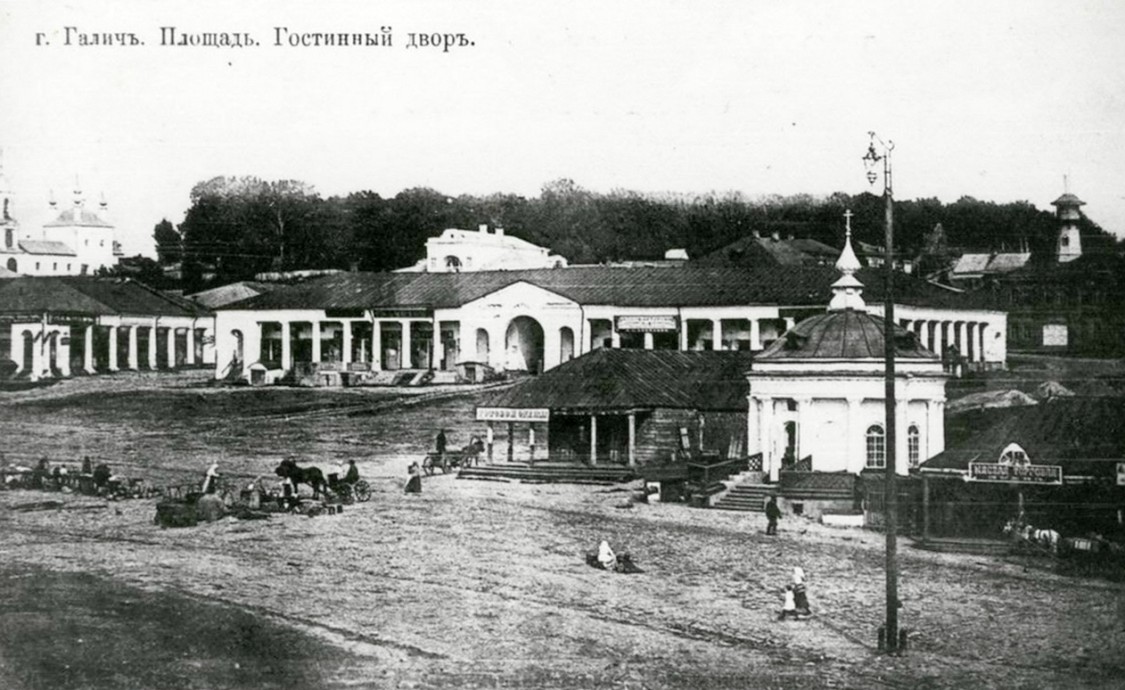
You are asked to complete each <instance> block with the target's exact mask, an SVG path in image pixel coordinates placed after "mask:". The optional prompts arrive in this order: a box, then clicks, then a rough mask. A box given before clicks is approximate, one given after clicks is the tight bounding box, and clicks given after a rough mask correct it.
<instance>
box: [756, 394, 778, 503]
mask: <svg viewBox="0 0 1125 690" xmlns="http://www.w3.org/2000/svg"><path fill="white" fill-rule="evenodd" d="M759 404H760V405H761V408H760V410H759V413H760V415H761V422H760V424H759V428H758V438H759V439H760V440H759V442H758V443H759V445H761V447H762V469H763V470H764V471H765V472H767V473H769V478H770V481H774V482H776V481H778V480H779V479H780V478H781V463H780V462H779V461H778V458H777V457H775V455H776V454H775V453H774V452H773V433H772V427H773V398H771V397H768V396H763V397H761V398H759Z"/></svg>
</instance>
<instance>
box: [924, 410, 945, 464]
mask: <svg viewBox="0 0 1125 690" xmlns="http://www.w3.org/2000/svg"><path fill="white" fill-rule="evenodd" d="M926 413H927V417H928V420H927V427H928V428H927V430H926V431H927V432H928V433H927V434H926V453H927V456H928V457H927V458H926V459H927V460H929V459H930V458H932V457H934V456H935V455H937V454H938V453H941V452H942V451H944V450H945V403H944V402H943V401H941V400H935V401H931V402H930V403H928V404H927V405H926Z"/></svg>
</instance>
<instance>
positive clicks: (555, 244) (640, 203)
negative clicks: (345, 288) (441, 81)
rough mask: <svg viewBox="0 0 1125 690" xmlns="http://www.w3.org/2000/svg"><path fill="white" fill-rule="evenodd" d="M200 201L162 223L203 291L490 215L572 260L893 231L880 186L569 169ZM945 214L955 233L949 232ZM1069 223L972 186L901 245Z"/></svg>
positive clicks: (367, 260)
mask: <svg viewBox="0 0 1125 690" xmlns="http://www.w3.org/2000/svg"><path fill="white" fill-rule="evenodd" d="M191 202H192V204H191V207H190V208H189V210H188V212H187V215H186V217H185V218H184V222H183V223H182V224H180V226H179V228H177V229H173V228H171V225H170V224H167V225H166V222H162V223H161V224H159V225H157V226H156V229H155V234H154V236H155V238H156V240H157V244H158V248H159V253H160V257H161V261H162V262H164V263H171V262H174V261H176V260H177V259H178V258H179V257H180V256H181V255H182V258H183V264H184V277H185V282H186V287H187V288H188V289H189V290H192V289H198V288H201V287H203V276H204V274H205V273H212V272H213V273H214V275H215V278H214V280H215V282H216V283H225V282H230V281H233V280H243V279H247V278H251V277H252V276H253V275H254V274H255V273H258V272H262V271H268V270H293V269H324V268H340V269H349V268H358V269H359V270H365V271H385V270H393V269H396V268H402V267H405V266H409V265H411V264H413V263H415V262H416V261H418V260H419V259H421V258H423V256H424V254H425V242H426V238H428V237H432V236H435V235H437V234H439V233H440V232H441V231H442V230H443V229H444V228H449V227H458V228H464V229H473V228H475V227H476V226H477V225H478V224H481V223H487V224H488V225H489V226H491V227H503V228H504V229H505V231H506V232H507V233H508V234H511V235H514V236H516V237H520V238H523V239H526V240H528V241H530V242H533V243H535V244H538V245H542V246H545V247H549V248H550V249H551V250H552V251H554V252H555V253H558V254H561V255H562V256H565V257H567V258H568V259H570V261H571V262H572V263H596V262H604V261H620V260H629V259H633V260H644V259H657V258H660V257H662V256H663V255H664V252H665V251H666V250H668V249H671V248H685V249H687V250H688V253H689V255H690V256H693V257H698V256H701V255H703V254H706V253H708V252H711V251H714V250H716V249H718V248H720V247H722V246H724V245H726V244H729V243H730V242H733V241H735V240H737V239H739V238H742V237H745V236H746V235H747V234H749V233H751V232H755V231H757V232H759V233H761V234H763V235H769V234H772V233H779V234H781V235H783V236H796V237H808V238H813V239H817V240H820V241H822V242H824V243H826V244H829V245H832V246H840V245H841V244H842V237H843V227H844V221H843V213H844V211H845V210H846V209H849V208H850V209H851V210H852V212H853V213H854V214H855V217H854V218H853V220H852V227H853V230H854V234H855V237H856V239H858V240H860V241H863V242H868V243H871V244H882V243H883V232H884V231H883V213H884V204H883V200H882V198H881V197H878V196H875V195H872V194H869V193H862V194H858V195H848V194H843V193H836V194H832V195H830V196H828V197H813V196H809V195H795V196H789V197H781V196H766V197H760V198H753V199H751V198H747V197H745V196H743V195H741V194H738V193H727V194H716V193H710V194H702V195H691V196H688V195H646V194H641V193H638V192H633V191H627V190H614V191H612V192H609V193H607V194H599V193H596V192H591V191H589V190H586V189H583V188H582V187H581V186H579V185H578V184H576V183H575V182H574V181H573V180H568V179H560V180H555V181H553V182H549V183H547V184H545V185H544V186H543V188H542V191H541V193H540V195H539V196H538V197H534V198H525V197H521V196H516V195H511V194H493V195H490V196H468V195H463V196H459V197H449V196H446V195H445V194H442V193H441V192H439V191H436V190H433V189H428V188H414V189H407V190H404V191H402V192H399V193H398V194H397V195H395V196H394V197H393V198H383V197H381V196H380V195H378V194H376V193H374V192H370V191H361V192H355V193H352V194H349V195H347V196H344V197H330V198H327V199H325V198H322V197H321V196H320V195H319V194H318V193H317V192H316V191H315V190H314V189H313V188H312V187H311V186H309V185H307V184H304V183H302V182H298V181H293V180H282V181H275V182H269V181H265V180H261V179H258V178H253V177H241V178H234V177H217V178H214V179H212V180H208V181H205V182H201V183H199V184H198V185H196V186H195V187H194V188H193V189H192V192H191ZM938 224H940V225H941V226H942V232H940V233H937V234H935V232H934V229H935V227H936V226H937V225H938ZM1083 231H1084V235H1086V236H1089V237H1090V239H1089V240H1084V241H1085V242H1088V243H1089V246H1091V247H1096V246H1112V239H1110V238H1109V236H1108V235H1106V233H1104V232H1103V231H1102V230H1101V229H1100V228H1098V227H1097V226H1096V225H1095V224H1093V223H1091V222H1089V221H1088V220H1085V219H1084V228H1083ZM1056 232H1057V221H1056V220H1055V217H1054V213H1053V211H1051V210H1040V209H1037V208H1035V207H1034V206H1033V205H1031V204H1030V203H1028V202H1015V203H1008V204H996V203H993V202H987V201H979V200H977V199H973V198H971V197H962V198H961V199H958V200H957V201H956V202H954V203H952V204H943V203H942V202H941V201H939V200H937V199H915V200H902V201H896V204H895V233H896V244H897V246H898V247H900V248H901V249H903V250H904V251H906V252H908V253H913V254H920V253H922V251H923V249H924V248H926V247H927V245H929V246H930V247H931V248H938V249H940V251H941V252H951V253H955V252H958V251H1004V250H1007V251H1018V250H1019V248H1021V247H1028V248H1030V249H1031V251H1032V252H1033V253H1034V254H1037V255H1040V256H1050V254H1051V252H1052V251H1053V248H1054V241H1055V237H1056ZM939 235H940V237H939ZM1099 241H1100V242H1101V244H1099ZM181 252H182V254H181Z"/></svg>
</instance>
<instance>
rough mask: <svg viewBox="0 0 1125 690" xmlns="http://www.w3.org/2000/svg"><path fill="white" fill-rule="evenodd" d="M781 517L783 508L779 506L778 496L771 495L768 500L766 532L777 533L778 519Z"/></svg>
mask: <svg viewBox="0 0 1125 690" xmlns="http://www.w3.org/2000/svg"><path fill="white" fill-rule="evenodd" d="M779 519H781V508H778V507H777V496H770V500H769V501H767V502H766V534H772V535H775V536H776V535H777V521H778V520H779Z"/></svg>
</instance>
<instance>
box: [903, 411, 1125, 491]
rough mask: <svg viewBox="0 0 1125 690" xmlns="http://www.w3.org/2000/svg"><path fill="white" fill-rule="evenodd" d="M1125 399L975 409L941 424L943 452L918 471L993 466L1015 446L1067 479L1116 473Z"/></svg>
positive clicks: (1124, 445) (1124, 452)
mask: <svg viewBox="0 0 1125 690" xmlns="http://www.w3.org/2000/svg"><path fill="white" fill-rule="evenodd" d="M1122 420H1125V398H1059V399H1053V400H1048V401H1046V402H1043V403H1041V404H1039V405H1030V406H1023V407H1006V408H998V409H988V410H974V411H972V412H968V413H965V414H963V415H956V416H955V417H953V418H952V419H951V420H950V422H949V423H948V424H947V426H946V436H947V439H948V441H947V443H948V445H947V447H946V449H945V452H943V453H940V454H938V455H936V456H934V457H933V458H930V459H929V460H927V461H926V462H925V463H923V464H922V469H923V470H967V469H968V467H969V463H970V462H989V463H992V462H996V461H997V460H998V459H999V457H1000V453H1001V452H1002V451H1003V450H1004V448H1006V447H1007V446H1008V444H1010V443H1017V444H1019V445H1020V447H1021V448H1023V449H1024V451H1026V452H1027V454H1028V457H1029V459H1030V460H1031V462H1032V463H1033V464H1036V465H1062V466H1063V473H1064V474H1066V475H1071V476H1102V477H1107V476H1110V475H1112V474H1114V473H1115V471H1116V463H1118V462H1125V424H1122Z"/></svg>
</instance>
